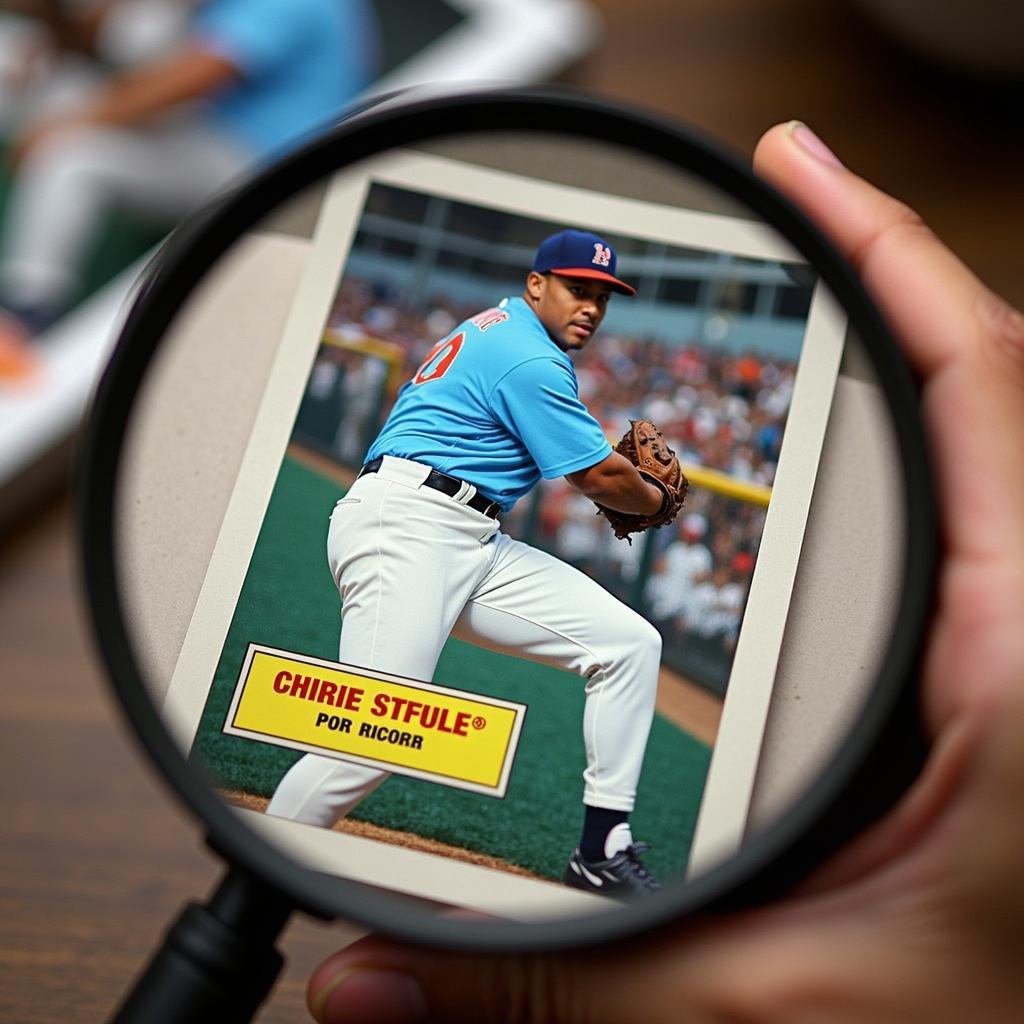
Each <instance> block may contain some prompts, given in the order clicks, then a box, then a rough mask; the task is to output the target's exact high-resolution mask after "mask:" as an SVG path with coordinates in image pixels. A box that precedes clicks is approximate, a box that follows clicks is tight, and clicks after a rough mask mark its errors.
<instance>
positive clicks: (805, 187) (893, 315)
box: [754, 121, 985, 374]
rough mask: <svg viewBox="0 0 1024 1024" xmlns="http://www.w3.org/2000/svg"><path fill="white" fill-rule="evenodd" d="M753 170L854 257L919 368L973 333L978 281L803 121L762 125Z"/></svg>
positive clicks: (941, 359) (936, 362)
mask: <svg viewBox="0 0 1024 1024" xmlns="http://www.w3.org/2000/svg"><path fill="white" fill-rule="evenodd" d="M754 169H755V170H756V171H757V173H758V174H760V175H761V176H762V177H764V178H766V179H767V180H768V181H769V182H771V183H772V184H773V185H775V186H776V188H778V189H779V190H780V191H782V192H784V193H786V194H787V195H788V196H789V198H790V199H792V200H794V201H795V202H796V203H797V205H798V206H800V207H802V208H803V210H804V212H805V213H807V214H809V215H810V217H811V219H812V220H814V221H815V222H816V223H817V224H818V226H819V227H820V228H821V229H822V230H823V231H824V232H825V234H826V235H828V236H829V237H830V238H831V239H832V241H833V242H834V243H835V245H836V246H837V247H838V248H839V250H840V252H842V254H843V255H844V256H845V257H846V258H847V259H848V260H850V262H851V263H853V265H854V267H855V269H856V270H857V271H858V272H859V273H860V275H861V278H862V279H863V281H864V283H865V284H866V285H867V287H868V290H869V291H870V292H871V293H872V294H873V296H874V298H875V301H876V302H877V303H878V304H879V306H880V307H881V309H882V312H883V313H884V314H885V315H886V317H887V318H888V320H889V322H890V324H891V325H892V327H893V329H894V330H895V331H896V333H897V334H898V335H899V336H900V338H901V340H902V341H903V343H904V345H905V346H906V349H907V353H908V355H909V356H910V358H911V359H912V360H913V361H914V362H915V364H916V365H917V366H918V367H919V369H920V370H921V371H922V372H923V373H925V374H928V373H933V372H935V371H937V370H938V369H940V368H941V366H942V365H943V364H944V363H945V362H946V361H947V360H948V359H949V358H951V357H952V356H954V355H956V353H957V352H958V351H960V350H961V348H962V346H963V343H964V341H965V339H973V338H976V336H977V334H978V332H979V330H980V324H979V323H978V321H977V314H976V312H975V308H976V305H977V303H978V301H979V299H980V297H981V295H982V294H983V292H984V291H985V289H984V286H983V285H982V284H981V282H980V281H978V279H977V278H975V277H974V275H973V274H971V273H970V271H968V270H967V268H966V267H964V265H963V264H962V263H961V262H960V261H959V260H958V259H957V258H956V257H955V256H954V255H953V254H952V253H951V252H950V251H949V250H948V249H947V248H946V247H945V246H944V245H942V243H941V242H939V241H938V239H936V238H935V236H934V235H933V234H932V233H931V231H929V230H928V228H927V227H926V226H925V225H924V224H923V223H922V222H921V219H920V218H919V217H918V215H917V214H916V213H915V212H914V211H913V210H911V209H910V208H909V207H908V206H906V205H905V204H904V203H901V202H900V201H899V200H897V199H893V198H892V197H891V196H888V195H886V194H885V193H884V192H881V191H879V190H878V189H876V188H875V187H874V186H873V185H870V184H868V182H866V181H864V180H863V179H861V178H858V177H857V176H856V175H855V174H853V173H852V172H851V171H848V170H846V169H845V168H844V167H843V166H842V164H840V163H839V161H838V159H837V158H836V157H835V156H833V155H832V154H831V152H830V151H829V150H828V149H827V148H826V147H825V144H824V143H823V142H822V141H821V140H820V139H818V137H817V136H816V135H814V134H813V132H811V130H810V129H809V128H808V127H807V126H806V125H804V124H802V123H801V122H799V121H790V122H789V124H785V125H776V126H775V127H774V128H772V129H771V130H770V131H769V132H767V133H766V134H765V135H764V136H763V137H762V138H761V140H760V142H759V143H758V145H757V148H756V150H755V152H754Z"/></svg>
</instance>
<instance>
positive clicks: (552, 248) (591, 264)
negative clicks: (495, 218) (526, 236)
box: [531, 229, 636, 295]
mask: <svg viewBox="0 0 1024 1024" xmlns="http://www.w3.org/2000/svg"><path fill="white" fill-rule="evenodd" d="M618 262H619V261H618V258H617V257H616V255H615V250H614V249H613V248H612V247H611V246H610V245H609V244H608V243H607V242H606V241H605V240H604V239H603V238H599V237H598V236H597V235H592V234H591V233H590V232H589V231H573V230H571V229H570V230H568V231H559V232H558V234H557V235H551V236H550V237H549V238H545V239H544V241H543V242H541V243H540V245H539V246H538V248H537V255H536V256H535V257H534V260H533V267H532V268H531V269H532V270H535V271H536V272H537V273H538V274H558V276H559V277H588V278H592V279H593V280H595V281H607V282H608V283H609V284H610V285H611V286H612V290H613V291H617V292H619V293H621V294H622V295H636V289H635V288H633V287H632V286H630V285H628V284H626V282H625V281H620V280H619V279H618V278H617V277H616V276H615V268H616V266H617V264H618Z"/></svg>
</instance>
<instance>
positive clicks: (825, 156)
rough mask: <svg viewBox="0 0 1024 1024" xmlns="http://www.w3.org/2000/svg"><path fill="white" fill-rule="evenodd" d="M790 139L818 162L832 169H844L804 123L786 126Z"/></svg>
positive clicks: (792, 122)
mask: <svg viewBox="0 0 1024 1024" xmlns="http://www.w3.org/2000/svg"><path fill="white" fill-rule="evenodd" d="M786 130H787V131H788V132H789V137H790V138H791V139H793V140H794V141H795V142H797V143H798V144H799V145H800V146H801V147H802V148H803V149H805V150H806V151H807V152H808V153H810V154H811V156H813V157H814V158H815V159H816V160H820V161H821V162H822V163H823V164H828V165H829V166H830V167H842V166H843V164H842V161H841V160H840V159H839V157H837V156H836V155H835V153H833V152H832V150H831V149H829V148H828V146H826V145H825V143H824V142H822V141H821V139H819V138H818V136H817V135H815V134H814V132H812V131H811V129H810V128H808V127H807V125H805V124H804V123H803V121H790V122H789V124H788V125H787V126H786Z"/></svg>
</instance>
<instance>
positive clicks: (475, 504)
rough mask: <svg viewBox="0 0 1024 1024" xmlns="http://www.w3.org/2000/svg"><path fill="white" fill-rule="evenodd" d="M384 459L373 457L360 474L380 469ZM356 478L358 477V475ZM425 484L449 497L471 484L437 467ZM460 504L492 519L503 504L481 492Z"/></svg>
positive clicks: (364, 474) (495, 517)
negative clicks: (442, 471) (489, 498)
mask: <svg viewBox="0 0 1024 1024" xmlns="http://www.w3.org/2000/svg"><path fill="white" fill-rule="evenodd" d="M383 461H384V456H383V455H382V456H379V457H378V458H376V459H372V460H371V461H370V462H368V463H366V465H365V466H363V468H362V469H361V470H359V476H366V474H367V473H376V472H377V470H378V469H380V467H381V463H383ZM356 479H358V477H357V478H356ZM423 486H424V487H429V488H430V489H431V490H434V491H440V492H441V493H442V494H447V495H448V497H449V498H454V497H455V495H456V494H458V493H459V491H461V490H462V489H463V488H464V487H468V486H470V485H469V484H466V483H464V482H463V481H462V480H458V479H456V478H455V477H453V476H449V475H448V474H447V473H441V472H439V471H438V470H436V469H432V470H431V471H430V476H428V477H427V479H426V480H424V481H423ZM460 504H463V505H468V506H469V507H470V508H472V509H476V511H477V512H482V513H483V514H484V515H485V516H487V517H488V518H490V519H497V518H498V513H499V512H500V511H501V505H499V504H498V502H496V501H490V500H488V499H487V498H485V497H484V496H483V495H482V494H479V493H477V494H474V495H473V497H472V498H470V499H469V501H465V502H460Z"/></svg>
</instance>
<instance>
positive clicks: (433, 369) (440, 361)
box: [412, 331, 466, 384]
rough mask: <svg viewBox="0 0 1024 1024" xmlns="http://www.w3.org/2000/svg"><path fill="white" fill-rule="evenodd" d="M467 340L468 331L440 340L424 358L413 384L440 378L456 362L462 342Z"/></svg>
mask: <svg viewBox="0 0 1024 1024" xmlns="http://www.w3.org/2000/svg"><path fill="white" fill-rule="evenodd" d="M465 340H466V332H465V331H463V332H462V333H461V334H456V335H455V337H454V338H446V339H445V340H444V341H439V342H438V343H437V344H436V345H435V346H434V347H433V348H432V349H431V350H430V351H429V352H428V353H427V358H426V359H424V360H423V365H422V366H421V367H420V368H419V369H418V370H417V371H416V376H415V377H413V379H412V382H413V384H426V383H427V382H428V381H431V380H440V379H441V378H442V377H443V376H444V375H445V374H446V373H447V372H448V370H449V369H450V368H451V365H452V363H454V362H455V357H456V356H457V355H458V354H459V352H460V351H461V350H462V343H463V342H464V341H465Z"/></svg>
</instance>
